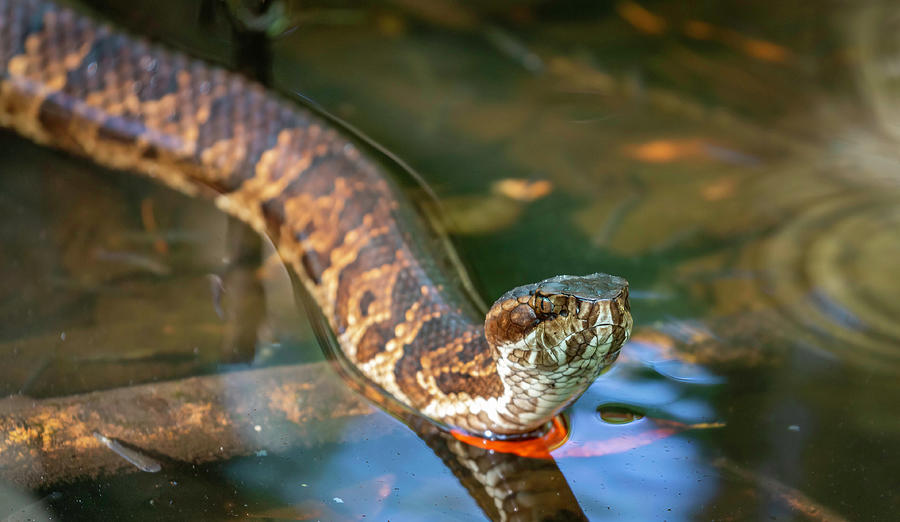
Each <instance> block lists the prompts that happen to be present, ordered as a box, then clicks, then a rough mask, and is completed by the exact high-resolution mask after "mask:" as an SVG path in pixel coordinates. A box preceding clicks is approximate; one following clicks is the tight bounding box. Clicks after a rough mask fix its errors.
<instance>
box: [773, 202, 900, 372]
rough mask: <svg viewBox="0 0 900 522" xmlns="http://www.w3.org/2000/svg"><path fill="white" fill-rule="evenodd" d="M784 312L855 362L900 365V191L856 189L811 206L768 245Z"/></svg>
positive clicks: (887, 366)
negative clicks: (857, 192)
mask: <svg viewBox="0 0 900 522" xmlns="http://www.w3.org/2000/svg"><path fill="white" fill-rule="evenodd" d="M766 262H767V269H768V275H769V276H770V277H771V283H772V286H771V291H772V294H773V296H774V298H775V299H776V300H777V301H778V303H779V306H780V307H781V308H782V309H783V311H784V312H785V314H786V315H787V316H788V317H789V318H790V319H792V320H793V321H794V322H796V323H798V324H800V325H802V326H803V327H804V329H806V330H809V331H813V332H815V333H817V334H819V337H820V338H822V337H824V338H825V342H822V343H817V344H821V346H822V347H823V348H826V349H828V350H830V351H832V352H834V353H835V354H836V355H837V356H839V357H840V358H841V359H842V360H844V361H845V362H847V363H849V364H854V365H861V366H864V367H867V368H871V369H876V370H881V371H884V370H887V371H895V370H896V369H897V367H898V366H900V194H896V193H895V194H891V195H883V196H870V195H850V196H846V197H842V198H837V199H831V200H829V201H827V202H825V203H822V204H819V205H817V206H815V207H812V208H810V209H807V210H806V211H805V212H804V213H803V214H802V215H800V216H799V217H797V218H795V219H794V220H792V221H791V222H789V223H788V224H787V225H785V226H784V227H783V228H781V229H780V230H779V232H778V233H777V234H776V235H775V236H774V237H773V238H772V240H771V241H770V242H769V244H768V248H767V250H766Z"/></svg>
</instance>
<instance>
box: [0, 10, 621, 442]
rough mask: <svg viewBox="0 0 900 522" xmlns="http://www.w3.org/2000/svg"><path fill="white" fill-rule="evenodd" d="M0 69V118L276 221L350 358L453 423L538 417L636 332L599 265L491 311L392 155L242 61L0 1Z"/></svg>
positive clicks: (274, 233) (464, 425)
mask: <svg viewBox="0 0 900 522" xmlns="http://www.w3.org/2000/svg"><path fill="white" fill-rule="evenodd" d="M0 70H2V77H0V125H3V126H5V127H10V128H13V129H15V130H17V131H18V132H19V133H21V134H23V135H25V136H27V137H29V138H31V139H33V140H35V141H37V142H38V143H41V144H45V145H49V146H53V147H57V148H61V149H64V150H66V151H69V152H72V153H75V154H78V155H81V156H86V157H89V158H91V159H93V160H94V161H96V162H98V163H100V164H103V165H106V166H109V167H114V168H120V169H128V170H134V171H138V172H142V173H145V174H148V175H150V176H151V177H154V178H156V179H159V180H161V181H162V182H164V183H166V184H168V185H170V186H172V187H174V188H176V189H178V190H180V191H182V192H185V193H187V194H190V195H207V196H210V197H212V198H214V200H215V201H216V203H217V205H218V206H219V207H220V208H222V209H223V210H225V211H226V212H228V213H230V214H233V215H235V216H237V217H239V218H240V219H242V220H243V221H245V222H247V223H249V224H250V225H251V226H252V227H253V228H255V229H256V230H257V231H259V232H260V233H265V234H267V235H268V236H269V237H271V238H272V240H273V242H274V243H275V245H276V246H277V248H278V251H279V253H280V254H281V256H282V257H283V258H284V260H285V261H286V263H288V264H289V265H290V266H291V268H292V269H293V271H294V272H295V274H296V275H297V277H298V278H299V279H300V280H301V281H302V283H303V284H304V286H305V287H306V288H307V290H308V291H309V292H310V294H311V295H312V297H313V298H314V300H315V301H316V302H317V303H318V305H319V306H320V307H321V310H322V312H323V314H324V316H325V318H326V319H327V321H328V323H329V325H330V327H331V328H332V330H333V331H334V333H335V335H336V337H337V340H338V342H339V344H340V346H341V349H342V351H343V352H344V355H345V356H346V358H347V359H348V360H349V361H350V363H351V365H352V366H353V367H355V368H356V369H358V370H359V372H360V373H361V374H362V375H364V376H365V377H366V378H367V379H369V380H370V381H371V382H373V383H375V384H376V385H377V386H378V387H379V388H380V389H381V390H382V391H383V392H384V393H385V394H387V395H388V396H391V397H393V398H394V399H396V400H398V401H399V402H401V403H403V404H405V405H407V406H408V407H411V408H412V409H414V410H416V411H418V412H420V413H421V414H423V415H425V416H427V417H429V418H431V419H434V420H436V421H439V422H441V423H443V424H445V425H449V426H451V427H456V428H460V429H464V430H467V431H469V432H472V433H478V434H488V435H490V434H516V433H525V432H529V431H533V430H535V429H537V428H539V427H540V426H541V425H542V424H543V423H545V422H546V421H547V420H548V419H549V418H550V417H551V416H552V415H554V414H555V413H556V412H558V411H559V410H560V409H561V408H562V407H564V406H565V405H566V404H567V403H569V402H570V401H571V400H573V399H574V398H575V397H577V396H578V395H579V394H580V393H582V392H583V391H584V389H586V387H587V385H589V384H590V382H591V381H592V380H593V379H594V378H595V377H596V376H597V375H598V374H599V372H600V371H601V370H602V368H604V367H605V366H607V365H608V364H610V363H611V362H612V361H613V360H615V358H616V356H617V354H618V350H619V348H620V347H621V345H622V343H623V342H624V341H625V339H626V338H627V336H628V333H629V331H630V327H631V318H630V314H629V310H628V302H627V284H626V283H625V282H624V280H622V279H619V278H615V277H612V276H601V275H597V276H593V277H589V278H555V279H551V280H548V281H545V282H544V283H540V284H537V285H531V286H528V287H521V288H520V289H517V290H514V291H513V292H511V293H509V294H508V295H506V296H504V297H503V298H501V299H500V300H499V301H498V302H497V303H496V304H495V305H494V307H493V308H492V309H491V311H490V313H489V314H488V319H487V323H483V322H482V320H481V319H480V318H478V317H477V314H476V313H475V312H474V307H472V306H471V305H470V304H468V301H466V300H465V299H461V298H460V297H459V295H460V294H461V293H460V292H458V291H454V290H453V289H452V288H451V287H450V285H451V283H447V282H445V281H442V280H441V274H440V270H439V269H438V268H437V264H436V262H435V261H434V259H432V258H430V257H429V255H430V254H429V253H428V251H427V249H424V248H422V247H421V246H420V243H421V241H422V239H421V234H422V232H423V230H424V226H423V225H422V223H421V222H420V220H419V219H418V218H417V217H416V216H415V214H414V213H413V212H409V211H408V209H406V210H405V207H404V206H403V205H402V204H401V201H402V199H401V197H400V193H399V191H398V189H397V187H396V186H394V184H393V183H392V182H391V180H390V178H389V177H388V176H386V175H385V173H384V171H383V168H382V167H381V166H379V164H378V163H377V162H375V161H373V160H372V159H371V158H370V157H368V156H367V155H366V154H365V153H364V152H363V151H361V150H360V149H359V148H357V147H356V146H355V145H354V144H353V143H352V142H351V141H349V140H348V139H346V138H344V137H342V136H341V135H339V134H338V133H337V132H335V130H334V129H332V128H330V127H329V126H328V124H327V123H326V122H324V121H323V120H321V119H320V118H318V117H317V116H315V115H314V114H312V113H311V112H309V111H307V110H305V109H303V108H301V107H298V106H295V105H294V104H291V103H288V102H286V101H284V100H282V99H281V98H279V97H278V96H275V95H272V94H270V93H268V92H267V91H265V90H264V89H263V88H261V87H260V86H258V85H256V84H254V83H252V82H249V81H247V80H245V79H243V78H241V77H239V76H237V75H234V74H231V73H228V72H225V71H223V70H221V69H218V68H215V67H212V66H209V65H207V64H204V63H202V62H200V61H196V60H193V59H190V58H187V57H185V56H183V55H180V54H177V53H172V52H169V51H165V50H163V49H160V48H158V47H156V46H152V45H149V44H147V43H145V42H143V41H141V40H138V39H133V38H131V37H128V36H126V35H123V34H121V33H118V32H116V31H114V30H112V29H110V28H108V27H106V26H104V25H99V24H97V23H96V22H93V21H92V20H90V19H88V18H86V17H83V16H81V15H78V14H76V13H75V12H73V11H71V10H68V9H64V8H61V7H58V6H56V5H54V4H52V3H49V2H44V1H41V0H0ZM484 324H486V326H484ZM485 334H487V335H485ZM489 341H490V343H489ZM547 347H549V348H547Z"/></svg>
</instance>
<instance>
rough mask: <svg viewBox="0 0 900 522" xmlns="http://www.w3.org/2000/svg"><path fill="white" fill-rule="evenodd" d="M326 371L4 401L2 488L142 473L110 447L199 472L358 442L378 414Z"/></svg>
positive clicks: (250, 374)
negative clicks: (353, 426)
mask: <svg viewBox="0 0 900 522" xmlns="http://www.w3.org/2000/svg"><path fill="white" fill-rule="evenodd" d="M374 411H375V410H374V408H373V407H372V406H370V405H369V404H368V403H367V402H366V401H365V400H364V399H362V398H361V397H359V396H358V395H356V394H355V393H353V392H352V391H350V390H349V389H348V388H347V386H346V384H345V383H344V382H343V381H342V380H341V379H340V378H339V377H337V376H336V375H335V374H334V372H333V371H331V369H330V368H329V367H328V363H325V362H322V363H312V364H305V365H296V366H284V367H276V368H266V369H260V370H248V371H243V372H235V373H227V374H220V375H210V376H203V377H191V378H188V379H183V380H179V381H172V382H164V383H159V384H145V385H139V386H132V387H128V388H117V389H112V390H106V391H99V392H93V393H86V394H81V395H72V396H68V397H60V398H50V399H41V400H34V399H30V398H27V397H22V396H13V397H7V398H5V399H0V479H2V480H6V481H9V482H12V483H15V484H18V485H20V486H22V487H25V488H29V489H34V488H38V487H45V486H49V485H52V484H54V483H58V482H65V481H71V480H75V479H81V478H90V477H96V476H99V475H111V474H114V473H119V472H124V471H137V470H138V468H137V467H135V465H134V464H133V463H130V462H129V461H128V460H126V458H123V456H122V455H121V454H117V452H115V451H114V450H111V448H110V446H109V445H108V444H105V443H104V441H103V439H104V438H106V439H109V440H112V441H116V442H118V443H119V444H120V446H116V447H120V448H121V447H124V448H128V449H130V450H132V451H135V452H137V453H138V454H142V455H144V456H146V457H147V458H149V459H155V460H158V461H161V462H162V463H163V464H162V465H163V466H165V462H167V461H169V462H170V461H180V462H187V463H201V462H209V461H216V460H223V459H227V458H230V457H236V456H242V455H250V454H253V453H255V452H258V451H262V450H265V451H276V452H277V451H284V450H286V449H289V448H292V447H298V446H299V447H310V446H314V445H316V444H319V443H322V442H326V441H328V442H340V441H343V440H348V439H350V438H352V437H354V436H355V434H354V433H352V432H347V430H346V429H344V427H343V425H344V424H345V423H344V421H345V420H347V419H349V418H351V417H356V416H360V415H367V414H370V413H372V412H374Z"/></svg>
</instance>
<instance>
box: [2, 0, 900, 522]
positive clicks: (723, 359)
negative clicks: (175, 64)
mask: <svg viewBox="0 0 900 522" xmlns="http://www.w3.org/2000/svg"><path fill="white" fill-rule="evenodd" d="M172 5H173V6H176V7H167V8H166V9H163V8H161V7H160V6H159V5H158V2H156V3H151V2H146V3H145V2H132V3H129V5H128V6H127V8H126V6H124V5H123V4H118V3H116V5H114V6H100V7H98V10H99V11H101V12H105V13H107V14H108V16H110V17H111V18H112V19H114V20H116V21H118V22H119V23H121V24H123V25H126V26H128V27H131V28H132V29H137V30H140V31H141V32H144V33H146V34H150V35H153V36H154V37H157V38H161V39H163V40H164V41H166V42H168V43H169V44H172V45H177V46H180V47H182V48H185V49H187V50H189V51H191V52H193V53H195V54H199V55H201V56H205V57H207V58H211V59H217V60H220V61H226V62H227V61H228V60H229V59H230V56H231V45H232V43H231V40H230V36H229V34H228V31H227V30H225V28H224V25H223V23H222V21H221V20H213V21H211V22H207V23H199V22H197V19H198V17H199V16H200V13H199V11H200V10H199V9H198V8H197V6H195V5H190V6H185V5H183V4H182V3H180V2H173V3H172ZM289 16H291V17H292V18H291V19H292V20H293V21H294V23H296V24H298V27H297V29H296V30H294V31H292V32H290V33H289V34H288V35H286V36H284V37H282V38H280V39H278V40H277V42H276V44H275V48H274V51H275V54H274V77H275V84H276V86H277V87H278V88H279V89H280V90H282V91H283V92H285V93H291V92H299V93H303V95H304V96H307V97H309V98H311V99H313V100H315V101H316V102H317V103H318V104H320V105H322V106H323V107H325V108H326V109H327V110H329V111H331V112H332V113H334V114H335V115H337V116H339V117H341V118H343V119H345V120H347V121H348V122H349V123H351V124H353V125H355V126H356V127H358V128H359V129H360V130H361V131H363V132H365V133H366V134H368V135H370V136H371V137H372V138H374V139H375V140H377V141H378V142H380V143H382V144H383V145H384V146H385V147H386V148H387V149H389V150H391V151H393V152H394V153H396V154H397V155H398V156H400V157H402V158H403V159H404V160H406V161H407V162H408V163H409V164H410V165H411V166H412V167H413V168H414V169H416V171H418V172H420V173H421V174H422V175H423V177H425V179H426V180H427V182H428V183H429V185H430V186H431V187H432V188H433V189H434V190H435V192H436V193H437V194H438V196H439V197H440V199H441V200H442V202H443V203H444V212H445V216H446V218H447V220H448V222H449V223H450V226H451V228H452V229H453V230H454V232H455V237H456V239H457V240H458V244H459V246H460V250H461V251H462V252H463V254H464V257H465V258H466V260H467V262H468V264H469V265H470V267H471V271H472V273H473V276H474V279H475V280H476V283H477V286H478V289H479V291H480V292H481V293H482V294H483V295H484V296H485V297H486V299H487V300H491V299H493V298H494V297H496V296H498V295H500V294H501V293H503V292H504V291H505V290H506V289H508V288H511V287H513V286H516V285H519V284H522V283H523V282H527V281H534V280H539V279H542V278H545V277H548V276H550V275H554V274H558V273H590V272H595V271H605V272H610V273H615V274H619V275H622V276H624V277H627V278H628V279H629V281H630V282H631V285H632V291H633V301H632V308H633V311H634V316H635V320H636V329H635V335H634V339H633V341H632V342H631V343H630V344H629V345H628V346H627V347H626V349H625V352H623V360H622V361H621V362H620V363H619V364H618V365H617V366H616V367H614V368H613V370H611V371H610V372H609V373H607V374H606V375H604V376H603V377H602V378H601V379H599V380H598V381H597V382H596V383H595V384H594V385H593V386H592V387H591V388H590V390H589V391H588V393H587V394H586V395H585V396H584V397H583V398H582V399H581V400H579V401H578V402H577V403H576V404H575V405H574V406H573V408H572V409H571V411H570V412H569V420H570V423H571V427H572V434H571V438H570V440H569V441H568V442H567V443H566V444H565V445H564V446H563V447H562V448H560V449H559V450H557V453H556V456H557V465H558V468H559V470H560V471H561V473H562V475H563V476H564V477H565V480H566V482H567V483H568V487H569V489H570V490H571V492H572V493H573V494H574V497H575V499H577V503H578V505H579V506H580V509H581V510H583V512H584V513H585V514H586V515H587V516H588V517H589V518H591V519H607V518H608V519H620V520H687V519H716V520H748V519H750V520H752V519H774V520H837V519H841V518H845V519H848V520H892V519H894V518H895V517H896V515H892V513H895V512H896V511H897V510H898V508H900V499H898V491H900V488H898V483H897V476H898V471H900V469H898V462H900V458H898V457H900V455H898V448H900V444H898V443H900V424H898V421H897V419H898V418H900V415H898V414H900V407H898V400H897V397H898V385H897V378H896V376H897V374H898V370H900V322H898V320H897V319H898V317H900V298H898V295H900V268H898V267H900V263H898V262H897V259H898V258H900V154H898V152H897V151H898V150H900V148H898V145H900V38H898V36H897V35H898V34H900V31H898V29H900V16H898V15H897V13H896V10H892V9H889V4H888V3H884V4H879V3H864V4H857V3H847V4H826V5H811V4H806V3H800V2H795V3H792V2H788V3H780V4H778V6H777V8H776V7H775V6H774V5H770V4H766V3H739V2H725V3H718V4H708V5H706V4H698V5H693V4H691V5H683V4H681V3H675V2H655V3H648V4H636V3H631V2H623V3H619V4H616V5H611V6H607V5H595V4H594V3H588V2H582V3H580V2H564V3H551V2H546V3H544V2H527V3H525V4H513V3H506V2H502V1H497V2H491V3H489V4H488V5H486V6H479V5H478V4H476V3H470V4H466V5H463V6H460V5H456V4H453V3H444V2H440V1H430V2H424V3H419V2H416V3H412V2H409V3H408V2H395V3H388V4H384V5H373V6H369V7H366V8H360V7H358V6H355V5H353V4H347V5H344V6H335V5H317V4H313V3H304V4H303V5H302V7H294V9H293V10H292V11H291V13H290V15H289ZM198 28H199V29H198ZM0 151H2V152H0V171H2V172H3V173H4V175H3V176H2V177H0V184H2V189H0V209H2V210H0V212H2V215H4V216H6V219H5V220H4V223H3V224H2V225H0V237H2V245H3V246H2V250H0V278H2V283H0V318H2V319H0V321H2V322H0V353H2V354H3V356H4V358H5V360H6V361H7V364H6V365H4V366H3V368H2V369H0V385H2V386H3V388H2V392H3V393H4V394H15V393H21V394H24V395H28V396H31V397H36V398H45V397H57V396H65V395H70V394H73V393H81V392H86V391H92V390H104V389H110V388H115V387H121V386H127V385H130V384H138V383H145V382H156V381H165V380H171V379H180V378H185V377H188V376H191V375H209V374H211V373H218V372H228V371H239V370H243V369H247V368H248V367H254V368H264V367H270V366H275V365H283V364H294V363H304V362H310V361H317V360H320V359H321V358H322V356H321V352H320V350H319V348H318V346H317V343H316V340H315V338H314V335H313V333H312V330H311V329H310V327H309V326H308V322H307V321H306V319H305V317H304V314H303V313H302V312H300V311H298V310H297V308H296V307H295V306H294V304H293V299H292V294H291V290H290V282H289V279H288V276H287V275H286V273H285V272H284V270H283V269H282V268H281V267H280V265H279V264H278V263H277V262H275V261H274V260H273V259H269V260H268V261H264V262H263V267H264V268H262V269H258V270H259V272H260V273H261V274H262V277H261V280H262V281H264V285H263V286H264V291H263V292H262V293H258V292H256V290H254V289H253V288H252V285H251V288H250V289H249V290H246V291H244V292H243V293H242V292H234V293H237V294H238V295H240V296H243V298H244V299H248V300H250V302H251V303H253V306H251V307H250V308H252V309H254V310H265V314H264V315H261V316H260V317H258V318H251V319H242V320H240V321H229V320H226V321H223V320H221V319H220V318H219V317H218V316H217V310H216V303H215V298H214V294H215V291H213V290H211V287H212V286H213V285H211V283H210V278H209V277H208V275H209V274H210V273H217V274H222V273H226V272H227V270H226V267H227V266H229V265H227V263H225V262H224V261H223V258H224V257H227V256H228V255H229V253H230V252H231V250H229V247H228V246H227V245H228V243H229V241H234V238H235V237H236V236H237V237H239V238H240V237H242V236H241V234H242V233H241V232H240V229H237V227H235V226H234V225H233V224H232V225H229V224H228V223H227V220H226V219H225V218H224V217H223V216H222V215H221V214H219V213H218V212H217V211H216V210H215V209H214V208H213V207H212V205H210V204H208V203H206V202H197V201H191V200H188V199H186V198H184V197H182V196H180V195H178V194H174V193H172V192H170V191H168V190H166V189H163V188H160V187H157V186H155V185H153V184H151V183H149V182H147V181H144V180H141V179H136V178H134V177H131V176H123V175H121V174H118V173H109V172H103V171H98V170H97V169H96V168H93V167H91V166H90V165H89V164H87V163H85V162H82V161H77V160H72V159H70V158H67V157H65V156H63V155H60V154H56V153H53V152H48V151H46V150H44V149H40V148H38V147H35V146H32V145H29V144H26V143H24V142H22V141H21V140H19V139H17V138H15V137H12V136H9V135H7V134H4V135H3V136H2V141H0ZM502 180H512V181H502ZM236 229H237V230H238V231H237V232H235V230H236ZM245 239H246V238H245ZM267 255H268V254H265V256H267ZM236 273H238V274H239V273H240V271H239V270H238V271H236ZM233 277H236V278H237V279H234V278H232V279H227V280H226V281H225V283H226V286H225V288H226V291H227V290H228V289H233V288H235V287H234V286H233V285H239V284H240V282H239V281H241V280H242V279H240V275H238V276H233ZM235 281H238V282H235ZM262 301H264V302H265V306H264V307H262V306H260V305H259V303H260V302H262ZM248 329H249V331H250V335H251V337H252V336H255V337H256V341H255V350H247V349H246V346H245V345H246V343H241V342H240V340H241V339H243V338H244V337H242V336H246V335H248V334H247V330H248ZM321 400H322V401H329V400H330V398H329V397H322V399H321ZM633 413H636V414H637V415H634V414H633ZM269 428H270V427H269V426H262V427H261V430H263V431H264V430H268V429H269ZM272 429H276V428H272ZM330 430H331V431H329V433H328V434H327V435H322V436H320V437H316V438H315V440H305V441H286V442H285V443H284V444H283V446H282V449H281V450H280V451H277V452H276V451H265V452H258V453H256V454H251V455H248V456H241V457H233V458H229V459H226V460H222V461H212V462H211V461H210V459H204V462H205V463H204V464H201V465H192V464H190V463H184V462H164V466H163V471H161V472H160V473H155V474H148V473H127V474H123V475H117V476H104V477H101V478H99V479H97V480H86V479H78V480H75V481H74V482H68V483H52V482H48V483H47V484H45V485H44V486H43V487H42V488H40V489H38V490H36V491H26V490H22V489H21V488H18V487H16V486H14V485H12V484H6V485H3V486H2V488H3V489H2V490H0V504H5V506H4V507H5V509H4V510H2V511H0V515H3V516H5V515H7V514H9V513H12V512H13V511H15V510H16V509H20V508H23V507H24V508H25V509H28V510H31V511H29V513H31V514H38V515H39V514H44V516H46V515H48V514H55V515H54V516H55V517H61V518H62V519H64V520H65V519H79V518H105V519H119V518H136V519H157V518H160V517H170V518H202V519H221V518H231V517H238V518H287V519H301V520H303V519H321V520H350V519H354V520H355V519H361V518H363V517H365V518H366V519H376V520H386V519H390V520H410V519H428V520H468V519H472V518H476V519H477V518H479V517H484V514H483V512H482V511H481V509H480V508H479V506H478V505H477V504H476V501H475V500H473V498H472V497H471V496H470V495H469V494H468V493H467V490H466V489H465V488H463V487H462V486H461V485H460V483H459V482H458V481H457V479H456V478H455V477H454V476H453V474H452V473H451V471H450V470H449V469H448V468H447V467H446V466H445V465H444V464H443V463H442V462H441V460H440V459H439V458H438V457H437V456H436V455H435V453H434V452H432V450H431V449H429V447H428V446H427V445H426V444H425V443H424V442H422V440H420V438H419V437H417V436H416V435H415V434H414V433H413V432H412V431H410V430H408V429H406V428H405V427H404V426H403V425H402V424H400V423H399V422H397V421H395V420H393V419H392V418H391V417H389V416H387V415H385V414H381V413H372V414H368V415H357V416H351V417H347V418H346V419H344V420H343V421H341V423H340V426H339V429H336V430H335V429H332V428H330ZM151 450H152V448H151Z"/></svg>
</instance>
